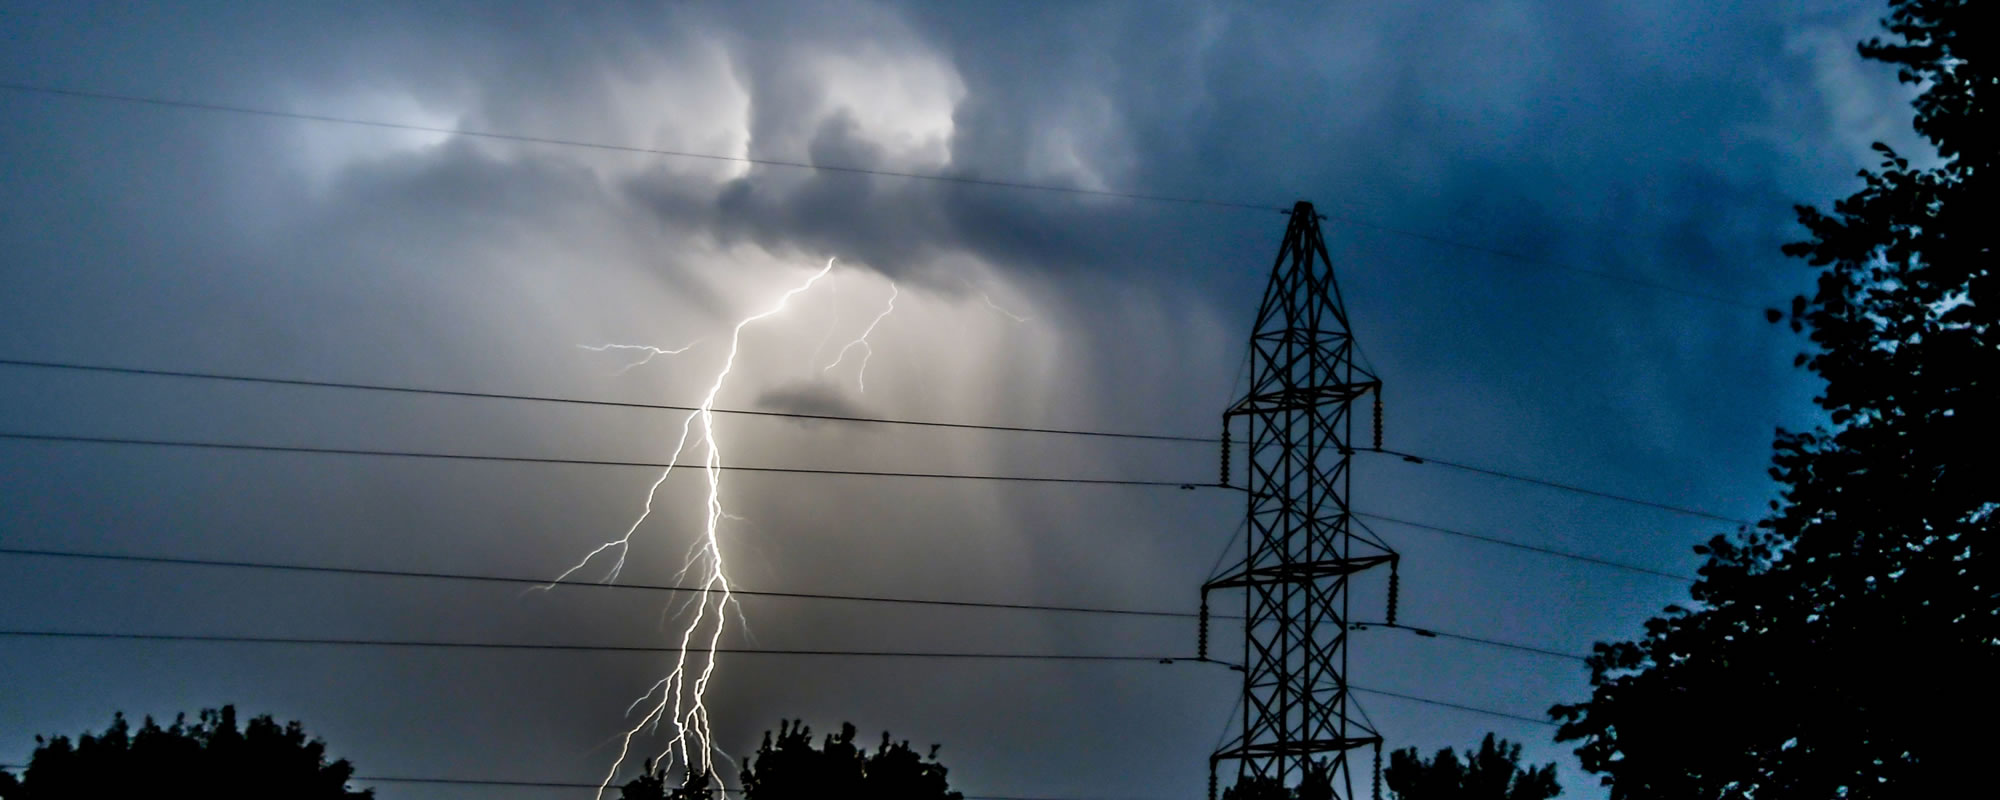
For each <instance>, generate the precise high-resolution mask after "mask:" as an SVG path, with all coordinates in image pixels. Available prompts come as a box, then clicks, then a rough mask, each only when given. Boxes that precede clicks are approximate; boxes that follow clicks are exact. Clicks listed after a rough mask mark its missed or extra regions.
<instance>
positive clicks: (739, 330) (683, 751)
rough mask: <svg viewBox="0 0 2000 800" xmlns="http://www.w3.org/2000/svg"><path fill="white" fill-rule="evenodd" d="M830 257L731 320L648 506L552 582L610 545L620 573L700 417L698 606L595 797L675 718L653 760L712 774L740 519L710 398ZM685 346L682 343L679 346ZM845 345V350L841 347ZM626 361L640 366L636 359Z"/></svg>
mask: <svg viewBox="0 0 2000 800" xmlns="http://www.w3.org/2000/svg"><path fill="white" fill-rule="evenodd" d="M833 263H834V260H833V259H830V258H829V259H827V261H826V266H825V267H822V268H820V270H819V271H818V272H815V273H813V275H812V277H809V278H807V279H806V280H805V282H803V283H801V284H799V285H798V286H795V287H793V288H792V289H790V290H789V291H786V292H785V293H784V294H782V295H779V297H778V299H777V302H775V303H773V304H772V306H771V307H770V308H769V309H768V310H765V311H763V312H762V313H758V314H753V315H751V316H748V317H745V318H743V319H742V320H741V321H739V322H737V323H736V327H735V328H734V329H732V330H731V331H730V335H729V355H728V356H727V358H725V359H724V360H723V364H722V370H721V371H720V372H717V373H716V375H715V382H714V383H713V384H711V385H710V386H709V387H708V393H707V395H706V396H704V397H703V398H702V401H701V405H700V406H698V407H696V410H695V411H694V412H693V413H690V414H689V415H688V416H687V418H686V419H685V420H683V421H682V422H681V434H680V440H679V441H678V442H676V443H675V444H674V453H673V457H672V458H670V459H668V461H667V467H666V469H664V470H662V471H661V472H660V477H659V478H658V479H656V480H654V481H653V485H652V486H651V487H649V488H648V489H647V490H646V503H645V508H644V510H643V511H641V512H640V514H639V517H638V519H635V520H633V522H632V525H631V526H630V527H628V528H626V530H625V534H624V535H623V536H620V537H619V538H617V539H613V540H611V541H608V542H605V543H604V544H601V545H598V547H597V548H596V549H594V550H592V551H590V553H588V554H587V555H585V556H584V557H583V560H582V561H580V562H577V564H576V566H573V567H570V568H569V569H568V570H566V571H564V572H563V573H562V575H560V576H558V577H557V578H556V580H555V581H554V583H560V582H562V581H563V580H564V579H567V578H568V577H569V576H570V575H571V574H573V573H575V572H576V571H577V570H579V569H582V568H583V567H584V566H585V565H587V564H589V563H590V562H591V561H592V560H593V559H595V558H596V557H597V556H598V555H599V554H601V553H603V552H605V551H607V550H613V549H615V550H617V551H618V559H617V561H616V562H615V563H614V564H613V565H612V568H611V571H610V574H609V575H607V576H606V578H605V579H606V580H607V581H608V580H613V579H615V578H617V577H618V572H619V571H620V570H621V569H623V568H624V566H625V555H626V554H627V553H628V552H629V551H630V549H631V541H632V535H633V533H634V532H636V531H637V530H638V529H639V526H640V525H642V524H644V523H645V522H646V520H647V519H648V518H649V517H651V516H652V513H653V500H654V497H655V496H656V495H658V494H659V491H660V485H661V484H663V483H666V480H667V477H668V476H669V475H672V474H673V471H674V468H675V467H676V466H678V465H679V464H680V459H681V454H682V453H684V452H686V450H687V446H688V440H689V439H690V438H691V437H692V436H693V435H694V424H695V421H696V420H699V421H700V422H701V434H700V441H701V443H702V445H703V450H704V452H703V454H702V471H703V472H704V473H705V474H706V475H707V477H708V502H707V504H706V507H707V513H706V514H705V524H704V528H703V533H702V537H701V539H700V540H699V541H697V542H696V545H695V549H694V551H693V552H692V554H691V556H690V558H689V559H688V563H687V564H686V565H685V566H683V567H682V571H681V574H682V575H683V576H685V575H686V574H687V572H688V571H689V570H690V569H692V568H694V567H695V566H696V565H697V564H700V566H702V567H703V568H704V572H705V574H704V575H703V576H702V578H701V584H700V587H699V589H698V590H697V593H696V597H695V598H694V600H693V602H692V605H693V606H694V608H695V616H694V621H692V622H690V623H688V626H687V628H686V629H684V630H682V631H681V639H680V649H679V654H678V656H677V657H676V658H675V660H674V668H673V670H672V671H671V672H669V673H667V675H666V677H664V678H661V679H660V680H659V682H657V683H655V684H653V685H652V687H651V688H649V689H647V690H646V693H645V694H643V695H640V697H639V699H637V700H635V701H633V703H632V705H631V707H629V708H628V709H627V710H626V714H627V715H628V716H629V715H630V714H631V713H632V712H633V711H635V710H637V709H638V708H640V707H641V706H642V705H644V704H646V703H647V702H648V701H649V700H651V699H652V698H653V697H654V696H655V694H656V693H657V695H658V697H659V700H658V702H655V703H652V705H651V706H650V708H649V709H648V710H647V712H646V714H645V716H643V717H641V718H640V719H639V722H638V724H636V725H633V726H632V728H631V729H630V730H627V731H626V732H625V739H624V742H623V743H622V744H621V745H620V747H619V749H618V759H617V760H616V761H614V762H612V764H611V769H610V771H609V772H607V773H605V776H604V780H603V782H601V783H599V784H598V787H597V797H598V798H599V800H602V798H603V797H604V790H605V789H606V788H608V787H610V785H611V781H612V780H614V779H615V778H617V776H618V769H619V767H621V766H623V765H624V763H625V759H626V758H627V757H629V756H630V755H631V751H632V740H633V739H634V738H635V737H637V736H638V735H639V734H640V733H641V732H644V731H649V730H658V728H659V727H660V725H661V724H662V723H665V722H670V723H672V724H673V726H674V737H673V739H672V740H671V741H669V742H668V743H667V745H666V747H665V749H663V750H662V751H661V753H660V755H659V757H658V759H657V761H658V762H659V763H660V765H661V767H662V769H665V768H667V767H669V766H671V765H672V764H673V763H675V762H674V761H673V760H672V759H673V758H674V757H678V758H679V762H678V763H679V764H680V765H681V767H682V768H684V769H686V770H689V771H698V772H702V773H706V774H709V775H714V774H715V762H714V754H715V752H716V751H715V747H714V744H713V737H712V735H711V729H710V727H709V719H708V707H707V706H706V705H703V702H702V701H703V696H704V695H705V694H706V693H707V691H708V686H709V683H710V681H711V680H713V679H714V677H715V656H716V653H715V650H716V646H717V645H718V644H719V643H720V642H721V640H722V629H723V622H724V617H723V613H724V612H725V611H726V610H727V608H728V606H729V604H730V602H732V599H733V598H732V595H731V594H730V591H729V577H728V575H727V574H726V573H725V572H724V571H723V561H722V545H721V540H720V538H719V537H718V528H719V527H720V523H721V521H722V520H724V519H739V518H738V517H735V516H734V515H732V514H729V513H727V512H725V511H724V510H723V508H722V443H721V441H719V440H718V439H717V438H716V434H715V397H716V395H717V394H719V393H720V392H721V391H722V387H723V385H724V384H725V383H726V382H727V380H728V378H729V373H730V372H731V371H732V370H734V369H735V367H736V354H737V350H738V348H739V346H740V345H741V343H742V338H743V329H744V328H745V327H746V326H748V325H749V324H750V323H752V322H756V321H758V320H761V319H764V318H766V317H770V316H773V315H776V314H778V313H779V312H781V311H784V310H785V306H786V304H787V303H789V302H790V301H791V299H792V298H793V297H794V296H796V295H798V294H800V293H802V292H805V291H806V290H808V289H811V288H812V286H813V284H815V283H818V282H819V280H820V279H821V278H824V277H826V275H827V274H828V273H829V272H832V271H833ZM891 288H892V293H891V295H890V308H891V309H893V308H894V307H895V295H894V294H893V288H894V287H893V285H892V287H891ZM888 313H889V312H888V311H884V312H882V316H888ZM875 321H876V322H881V321H882V318H881V316H878V317H876V318H875ZM868 327H869V330H870V331H872V330H874V327H875V326H874V325H873V324H870V325H869V326H868ZM866 338H867V334H866V333H864V334H862V340H864V341H863V342H862V343H863V344H864V345H865V344H866V342H865V339H866ZM691 346H692V345H690V347H691ZM585 349H588V350H612V349H620V350H623V349H633V350H645V351H647V356H646V358H645V359H644V360H642V361H641V362H639V363H644V361H646V360H651V359H652V358H653V357H655V356H659V355H670V354H672V353H675V352H680V351H659V352H655V351H656V350H659V349H658V348H649V347H644V346H637V345H605V346H604V347H602V348H595V347H587V346H586V347H585ZM685 349H686V348H682V350H685ZM843 352H845V351H844V350H843ZM836 363H837V362H836ZM631 366H637V364H633V365H631ZM629 368H630V366H628V367H627V369H629ZM863 368H864V369H865V368H866V362H864V363H863ZM554 583H551V585H554ZM711 601H713V606H714V621H713V622H712V623H711V622H710V620H709V616H710V611H709V608H710V605H711ZM739 613H740V610H739ZM697 637H701V638H705V639H706V642H707V643H706V653H705V654H702V655H698V656H697V658H698V659H699V660H700V661H701V662H702V663H701V665H700V670H699V674H698V675H695V676H694V677H693V685H692V686H690V685H689V678H690V675H691V674H693V673H692V672H691V670H690V665H689V663H688V662H689V657H688V650H689V649H690V648H691V647H692V648H694V649H697V650H700V649H702V648H703V645H701V644H699V643H698V642H697ZM723 757H724V758H727V757H728V756H727V754H725V755H724V756H723Z"/></svg>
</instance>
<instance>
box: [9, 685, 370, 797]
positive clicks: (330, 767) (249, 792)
mask: <svg viewBox="0 0 2000 800" xmlns="http://www.w3.org/2000/svg"><path fill="white" fill-rule="evenodd" d="M35 744H36V747H35V752H34V755H33V756H32V757H31V758H30V759H29V761H28V768H27V770H26V771H25V772H23V773H22V776H21V778H20V780H19V781H15V780H13V779H12V777H11V776H9V777H8V778H3V779H0V798H4V800H58V799H60V800H74V799H75V798H84V797H93V798H95V797H102V798H121V797H172V796H185V797H198V798H203V800H235V799H236V798H253V797H254V798H266V797H283V798H288V800H337V799H340V798H368V797H372V796H373V793H372V790H366V789H364V790H361V791H350V790H349V789H348V788H347V781H348V779H349V778H352V777H353V775H354V768H353V767H352V766H350V765H349V764H348V763H347V761H346V760H345V759H342V760H339V761H332V762H329V761H327V760H326V745H325V744H324V743H322V742H320V741H319V740H318V739H310V738H307V736H306V733H305V729H304V728H302V727H300V726H299V723H297V722H288V723H285V724H283V725H280V724H278V723H277V722H276V721H275V720H272V719H271V717H270V716H268V715H266V716H260V717H257V718H255V719H252V720H250V722H249V724H248V725H245V726H243V728H242V729H241V730H239V729H238V728H237V725H236V709H235V707H233V706H223V707H222V710H221V711H214V710H207V711H203V712H201V719H200V721H199V722H196V723H194V724H191V725H190V724H188V722H187V718H186V715H181V716H179V717H176V718H175V719H174V724H172V725H170V726H167V727H165V728H162V727H160V726H159V725H157V724H155V723H154V722H153V720H152V718H151V717H148V718H146V721H145V723H144V724H142V725H140V726H139V729H138V730H137V731H133V730H132V729H131V726H130V724H128V723H127V722H126V721H125V716H124V715H123V714H119V715H116V716H114V717H112V720H111V727H110V728H107V729H105V731H104V733H102V734H89V733H86V734H83V735H82V736H79V737H77V739H76V741H75V742H73V743H72V742H71V741H70V739H69V737H67V736H57V737H55V738H53V739H43V738H41V737H39V736H37V737H35Z"/></svg>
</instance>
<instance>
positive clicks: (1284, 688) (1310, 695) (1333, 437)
mask: <svg viewBox="0 0 2000 800" xmlns="http://www.w3.org/2000/svg"><path fill="white" fill-rule="evenodd" d="M1319 219H1320V218H1319V215H1318V214H1316V213H1315V212H1314V211H1313V207H1312V204H1311V203H1307V202H1304V201H1301V202H1299V203H1298V204H1297V205H1296V206H1294V207H1293V209H1292V212H1291V223H1290V224H1289V225H1288V226H1287V228H1286V230H1285V240H1284V244H1283V245H1282V246H1280V247H1279V249H1278V257H1277V260H1276V262H1275V263H1273V264H1272V266H1271V278H1270V283H1269V284H1268V285H1267V286H1266V288H1265V290H1264V300H1263V304H1262V305H1261V306H1260V307H1259V308H1258V310H1257V323H1256V326H1255V327H1254V328H1253V329H1252V331H1251V335H1250V388H1249V390H1248V392H1247V393H1246V394H1245V395H1244V396H1243V398H1242V399H1240V400H1238V401H1236V402H1235V403H1234V404H1232V405H1231V406H1230V407H1229V409H1228V411H1226V412H1224V414H1223V425H1224V431H1225V434H1224V436H1223V449H1224V456H1223V464H1224V467H1223V473H1224V475H1223V480H1224V482H1225V483H1229V482H1231V479H1232V478H1233V477H1234V476H1233V475H1231V474H1230V472H1229V468H1228V462H1229V455H1228V450H1229V447H1230V444H1229V438H1230V437H1229V431H1230V428H1231V427H1232V426H1231V423H1232V422H1233V421H1234V420H1235V419H1236V418H1238V417H1240V418H1242V420H1243V427H1244V428H1246V429H1247V430H1246V441H1247V442H1248V445H1249V449H1248V455H1247V456H1246V457H1244V459H1243V461H1244V468H1245V472H1246V475H1245V477H1246V478H1247V480H1245V482H1244V483H1242V484H1241V486H1242V488H1243V489H1244V490H1245V493H1246V494H1247V495H1248V498H1249V523H1248V527H1247V544H1246V549H1245V553H1244V558H1243V561H1242V562H1240V563H1238V564H1236V565H1234V566H1232V567H1230V568H1228V569H1226V570H1223V572H1222V573H1221V574H1220V575H1219V576H1217V577H1214V578H1213V579H1211V580H1210V581H1209V582H1208V583H1207V584H1205V585H1203V586H1202V598H1203V600H1202V607H1203V609H1204V618H1205V612H1206V609H1207V605H1208V603H1207V598H1208V593H1209V592H1211V591H1213V590H1217V589H1233V588H1240V589H1242V590H1243V591H1244V595H1245V608H1244V660H1243V727H1242V733H1241V735H1239V736H1237V737H1236V738H1235V739H1234V740H1233V741H1230V742H1228V743H1227V744H1225V745H1224V746H1223V747H1222V748H1221V749H1219V750H1217V751H1216V752H1215V753H1214V755H1212V756H1210V758H1209V775H1210V778H1209V794H1210V796H1211V797H1213V796H1214V794H1215V771H1216V767H1217V765H1218V764H1220V763H1221V762H1224V761H1235V762H1237V778H1238V780H1241V779H1242V778H1244V777H1249V776H1255V777H1262V778H1270V779H1275V780H1277V781H1279V782H1281V783H1282V784H1284V785H1288V786H1294V785H1297V784H1298V783H1299V782H1300V781H1302V780H1305V779H1306V777H1307V775H1308V774H1311V773H1312V772H1313V771H1314V770H1315V768H1317V769H1318V770H1324V771H1323V772H1320V773H1319V774H1320V775H1321V776H1323V778H1324V779H1328V780H1329V784H1330V788H1332V789H1333V793H1334V796H1335V797H1339V798H1347V799H1348V800H1352V799H1353V798H1354V793H1353V790H1354V779H1353V776H1352V775H1351V774H1350V772H1349V769H1348V758H1347V753H1348V751H1350V750H1353V749H1355V748H1360V747H1368V746H1371V745H1373V746H1375V747H1376V748H1377V752H1378V753H1379V749H1380V747H1381V741H1382V740H1381V736H1380V735H1378V734H1377V733H1376V732H1375V731H1374V730H1373V729H1371V728H1370V727H1368V726H1366V725H1363V724H1362V723H1361V722H1360V721H1359V720H1358V719H1354V718H1351V717H1350V716H1349V706H1350V704H1349V697H1348V686H1347V633H1348V620H1349V616H1348V605H1349V597H1348V588H1349V579H1350V578H1351V577H1352V576H1353V575H1355V574H1356V573H1358V572H1361V571H1363V570H1366V569H1370V568H1373V567H1379V566H1383V565H1389V566H1391V568H1392V569H1393V567H1394V563H1395V560H1396V555H1395V553H1393V552H1391V551H1389V550H1388V548H1386V547H1384V546H1381V545H1380V543H1378V542H1373V541H1370V540H1369V539H1363V538H1360V537H1357V536H1355V535H1354V533H1353V532H1352V530H1351V527H1350V526H1351V525H1352V524H1353V519H1352V516H1351V512H1350V509H1349V507H1348V489H1349V486H1350V484H1351V482H1352V481H1351V476H1350V474H1349V461H1350V458H1351V456H1352V455H1353V452H1354V450H1353V447H1352V442H1353V435H1354V416H1355V415H1354V404H1355V401H1356V400H1358V399H1360V398H1361V397H1362V395H1364V394H1367V393H1368V392H1370V391H1378V392H1379V390H1380V388H1381V382H1380V381H1379V380H1377V378H1376V377H1375V376H1374V375H1373V374H1372V373H1371V372H1370V371H1368V370H1366V369H1363V368H1362V367H1361V366H1360V365H1358V364H1356V363H1355V356H1356V350H1355V345H1354V339H1353V335H1352V333H1351V331H1350V330H1349V327H1348V319H1347V310H1346V308H1345V306H1344V304H1343V302H1342V300H1341V296H1340V288H1339V286H1338V285H1336V284H1335V282H1334V275H1333V263H1332V260H1331V259H1330V258H1328V256H1327V252H1326V244H1325V242H1324V241H1322V240H1321V238H1320V229H1319ZM1378 396H1379V395H1378ZM1376 418H1377V421H1378V428H1377V431H1378V433H1377V438H1378V442H1377V445H1376V446H1378V447H1379V446H1380V443H1379V420H1380V412H1379V409H1378V411H1377V415H1376ZM1370 538H1372V537H1370ZM1391 613H1393V612H1391ZM1205 626H1206V623H1205V621H1204V633H1203V642H1202V649H1203V657H1204V658H1205V657H1206V649H1207V642H1206V638H1207V637H1206V627H1205ZM1315 765H1317V767H1315Z"/></svg>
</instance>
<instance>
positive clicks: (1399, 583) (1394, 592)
mask: <svg viewBox="0 0 2000 800" xmlns="http://www.w3.org/2000/svg"><path fill="white" fill-rule="evenodd" d="M1401 561H1402V559H1397V560H1395V561H1391V562H1389V624H1390V625H1395V624H1396V600H1397V598H1398V596H1399V595H1401V594H1402V593H1403V577H1402V576H1401V575H1398V574H1396V565H1397V564H1398V563H1400V562H1401Z"/></svg>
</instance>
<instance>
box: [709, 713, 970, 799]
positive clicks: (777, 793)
mask: <svg viewBox="0 0 2000 800" xmlns="http://www.w3.org/2000/svg"><path fill="white" fill-rule="evenodd" d="M937 752H938V746H937V745H931V750H930V754H929V755H927V756H919V755H917V751H915V750H913V749H911V748H910V743H909V742H907V741H904V742H897V743H893V744H892V743H891V742H890V740H889V734H888V732H887V731H884V732H883V733H882V743H881V744H880V745H878V746H877V747H876V748H875V751H874V752H873V753H870V752H868V750H867V748H865V747H861V746H857V745H856V744H855V743H854V726H853V725H849V724H842V725H841V726H840V734H839V735H838V736H836V735H833V734H828V735H827V736H826V738H825V741H824V742H823V743H822V744H821V746H820V747H819V748H818V749H814V748H813V746H812V731H811V730H810V729H808V728H807V727H806V726H805V724H804V723H799V722H791V723H788V722H784V721H782V720H781V721H780V722H779V724H778V735H777V738H775V739H773V738H772V736H771V732H770V731H765V732H764V743H763V745H761V746H759V747H758V748H757V752H756V754H755V755H753V756H751V757H750V758H749V759H747V760H746V761H745V762H744V765H743V790H744V793H745V795H746V796H747V797H748V799H749V800H806V798H821V797H867V798H872V799H873V800H961V798H963V797H964V795H961V794H960V793H958V792H954V791H952V790H951V786H950V784H949V783H948V782H947V781H946V780H945V772H946V770H945V767H944V765H943V764H940V763H938V761H937Z"/></svg>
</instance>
